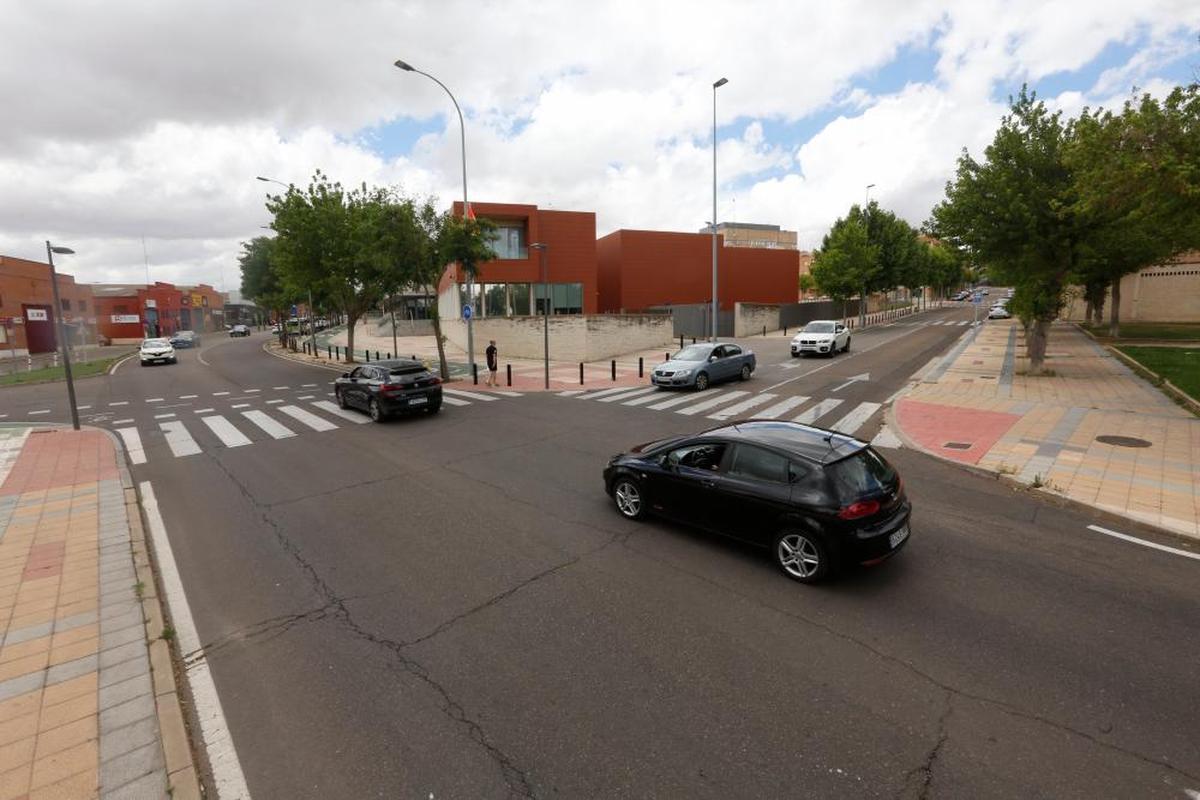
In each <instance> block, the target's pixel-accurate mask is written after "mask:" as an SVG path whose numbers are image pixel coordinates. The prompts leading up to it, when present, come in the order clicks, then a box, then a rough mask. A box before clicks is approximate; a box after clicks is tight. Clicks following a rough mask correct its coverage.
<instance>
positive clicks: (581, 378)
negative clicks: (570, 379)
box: [579, 361, 583, 386]
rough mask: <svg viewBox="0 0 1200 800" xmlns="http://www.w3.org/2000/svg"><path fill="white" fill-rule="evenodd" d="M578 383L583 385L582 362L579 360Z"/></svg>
mask: <svg viewBox="0 0 1200 800" xmlns="http://www.w3.org/2000/svg"><path fill="white" fill-rule="evenodd" d="M579 385H580V386H583V362H582V361H580V362H579Z"/></svg>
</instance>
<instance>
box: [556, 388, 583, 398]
mask: <svg viewBox="0 0 1200 800" xmlns="http://www.w3.org/2000/svg"><path fill="white" fill-rule="evenodd" d="M583 391H584V390H583V389H567V390H566V391H565V392H559V393H558V396H559V397H574V396H575V395H577V394H583Z"/></svg>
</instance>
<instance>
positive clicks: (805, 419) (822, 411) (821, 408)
mask: <svg viewBox="0 0 1200 800" xmlns="http://www.w3.org/2000/svg"><path fill="white" fill-rule="evenodd" d="M841 404H842V401H841V400H838V399H837V398H836V397H831V398H829V399H828V400H822V401H821V402H819V403H817V404H816V405H815V406H813V407H812V408H810V409H808V410H807V411H805V412H804V413H803V414H801V415H800V416H798V417H794V418H793V419H792V422H800V423H803V424H805V425H811V424H813V423H814V422H816V421H817V420H819V419H820V418H821V417H823V416H825V415H826V414H828V413H829V412H830V411H833V410H834V409H835V408H837V407H838V406H840V405H841Z"/></svg>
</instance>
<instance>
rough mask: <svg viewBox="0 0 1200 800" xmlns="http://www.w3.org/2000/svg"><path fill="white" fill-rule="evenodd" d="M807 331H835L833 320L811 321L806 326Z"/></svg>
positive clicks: (805, 330)
mask: <svg viewBox="0 0 1200 800" xmlns="http://www.w3.org/2000/svg"><path fill="white" fill-rule="evenodd" d="M804 332H805V333H833V323H832V322H810V323H808V324H807V325H805V326H804Z"/></svg>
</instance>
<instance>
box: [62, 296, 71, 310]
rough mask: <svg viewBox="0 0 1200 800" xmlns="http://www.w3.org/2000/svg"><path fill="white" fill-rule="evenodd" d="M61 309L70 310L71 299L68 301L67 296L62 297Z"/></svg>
mask: <svg viewBox="0 0 1200 800" xmlns="http://www.w3.org/2000/svg"><path fill="white" fill-rule="evenodd" d="M62 310H63V311H70V310H71V301H70V300H68V299H67V298H65V297H64V298H63V299H62Z"/></svg>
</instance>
